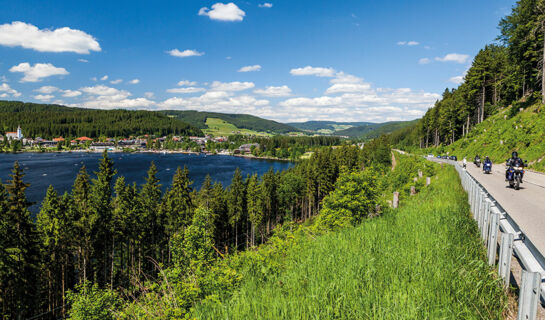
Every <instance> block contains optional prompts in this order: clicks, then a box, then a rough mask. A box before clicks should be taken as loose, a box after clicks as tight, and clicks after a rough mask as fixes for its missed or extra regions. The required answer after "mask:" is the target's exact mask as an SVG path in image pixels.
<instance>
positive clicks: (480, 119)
mask: <svg viewBox="0 0 545 320" xmlns="http://www.w3.org/2000/svg"><path fill="white" fill-rule="evenodd" d="M485 82H486V81H483V87H482V92H483V93H482V97H481V110H480V114H479V123H481V122H483V121H484V103H485V100H486V87H485Z"/></svg>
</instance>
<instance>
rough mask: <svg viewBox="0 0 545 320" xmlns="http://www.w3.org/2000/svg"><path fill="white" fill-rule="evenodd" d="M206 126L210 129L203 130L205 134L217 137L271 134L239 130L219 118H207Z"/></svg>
mask: <svg viewBox="0 0 545 320" xmlns="http://www.w3.org/2000/svg"><path fill="white" fill-rule="evenodd" d="M206 125H207V127H208V129H203V132H204V133H206V134H210V135H213V136H216V137H217V136H229V135H232V134H235V133H237V132H240V133H241V134H247V135H256V136H270V134H268V133H266V132H258V131H254V130H248V129H239V128H237V127H236V126H235V125H233V124H231V123H228V122H225V121H224V120H222V119H218V118H207V119H206Z"/></svg>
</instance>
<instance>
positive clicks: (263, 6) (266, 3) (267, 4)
mask: <svg viewBox="0 0 545 320" xmlns="http://www.w3.org/2000/svg"><path fill="white" fill-rule="evenodd" d="M272 6H273V5H272V3H269V2H265V3H262V4H259V7H260V8H272Z"/></svg>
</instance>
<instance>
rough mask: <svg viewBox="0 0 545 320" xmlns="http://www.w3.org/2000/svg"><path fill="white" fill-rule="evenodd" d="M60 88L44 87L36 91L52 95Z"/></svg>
mask: <svg viewBox="0 0 545 320" xmlns="http://www.w3.org/2000/svg"><path fill="white" fill-rule="evenodd" d="M58 90H59V88H57V87H54V86H43V87H40V88H38V89H36V90H34V91H37V92H39V93H44V94H50V93H53V92H55V91H58Z"/></svg>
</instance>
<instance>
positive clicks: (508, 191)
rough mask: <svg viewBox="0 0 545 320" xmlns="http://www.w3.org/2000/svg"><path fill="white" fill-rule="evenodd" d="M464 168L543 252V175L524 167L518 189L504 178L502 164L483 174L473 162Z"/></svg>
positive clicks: (544, 203)
mask: <svg viewBox="0 0 545 320" xmlns="http://www.w3.org/2000/svg"><path fill="white" fill-rule="evenodd" d="M467 171H468V172H469V173H470V174H471V175H472V176H473V177H474V178H475V179H477V181H479V183H480V184H481V185H483V186H484V187H485V188H486V190H487V191H488V192H489V193H490V194H491V195H492V196H493V197H494V199H496V201H498V202H499V204H500V205H501V206H502V207H503V208H504V209H505V211H507V212H508V213H509V215H510V216H511V217H512V218H513V220H515V222H516V223H517V224H518V225H519V227H520V229H521V230H522V232H523V233H524V234H525V235H526V236H527V237H528V238H529V239H530V240H531V241H532V243H533V244H534V246H535V247H536V248H537V249H538V250H539V251H540V252H541V254H542V255H544V256H545V175H544V174H540V173H535V172H529V171H526V172H525V173H524V178H523V183H522V184H521V186H520V190H515V189H513V188H510V187H509V183H508V182H506V181H505V165H503V164H493V165H492V174H484V173H483V171H482V165H481V167H480V168H478V167H477V166H475V165H474V164H473V163H472V162H469V161H468V163H467Z"/></svg>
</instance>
